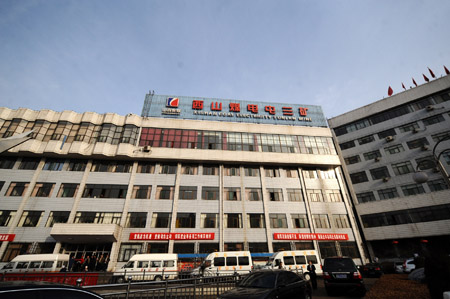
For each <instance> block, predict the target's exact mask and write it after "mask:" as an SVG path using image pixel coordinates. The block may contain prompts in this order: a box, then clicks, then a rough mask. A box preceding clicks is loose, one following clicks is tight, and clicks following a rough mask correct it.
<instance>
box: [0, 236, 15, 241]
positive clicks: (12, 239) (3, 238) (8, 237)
mask: <svg viewBox="0 0 450 299" xmlns="http://www.w3.org/2000/svg"><path fill="white" fill-rule="evenodd" d="M15 237H16V235H15V234H0V242H3V241H7V242H11V241H14V238H15Z"/></svg>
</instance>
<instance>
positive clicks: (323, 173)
mask: <svg viewBox="0 0 450 299" xmlns="http://www.w3.org/2000/svg"><path fill="white" fill-rule="evenodd" d="M319 173H320V177H321V178H322V179H324V180H330V179H335V178H336V173H335V172H334V170H333V169H329V170H319Z"/></svg>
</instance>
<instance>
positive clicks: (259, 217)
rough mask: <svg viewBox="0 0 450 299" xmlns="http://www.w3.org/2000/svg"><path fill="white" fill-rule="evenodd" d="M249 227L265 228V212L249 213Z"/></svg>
mask: <svg viewBox="0 0 450 299" xmlns="http://www.w3.org/2000/svg"><path fill="white" fill-rule="evenodd" d="M247 222H248V227H249V228H265V227H266V225H265V219H264V214H247Z"/></svg>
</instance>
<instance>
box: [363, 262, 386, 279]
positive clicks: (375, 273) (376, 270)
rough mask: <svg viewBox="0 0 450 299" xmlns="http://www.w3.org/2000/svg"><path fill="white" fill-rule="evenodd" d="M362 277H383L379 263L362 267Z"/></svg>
mask: <svg viewBox="0 0 450 299" xmlns="http://www.w3.org/2000/svg"><path fill="white" fill-rule="evenodd" d="M361 272H362V275H363V276H365V277H381V275H383V271H382V270H381V265H380V264H378V263H369V264H365V265H364V266H362V267H361Z"/></svg>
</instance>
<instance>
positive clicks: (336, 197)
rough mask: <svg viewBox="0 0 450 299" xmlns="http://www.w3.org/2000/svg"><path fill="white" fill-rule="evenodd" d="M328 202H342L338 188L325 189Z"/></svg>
mask: <svg viewBox="0 0 450 299" xmlns="http://www.w3.org/2000/svg"><path fill="white" fill-rule="evenodd" d="M325 193H326V194H327V197H328V201H330V202H342V195H341V191H340V190H327V191H325Z"/></svg>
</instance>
